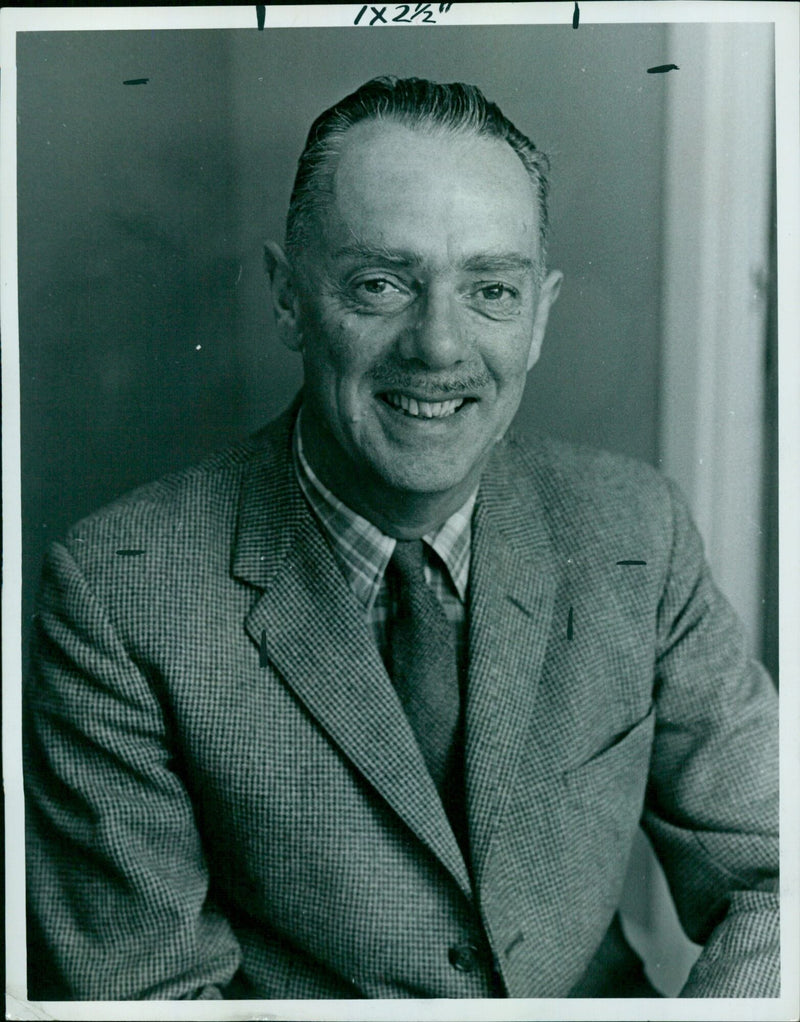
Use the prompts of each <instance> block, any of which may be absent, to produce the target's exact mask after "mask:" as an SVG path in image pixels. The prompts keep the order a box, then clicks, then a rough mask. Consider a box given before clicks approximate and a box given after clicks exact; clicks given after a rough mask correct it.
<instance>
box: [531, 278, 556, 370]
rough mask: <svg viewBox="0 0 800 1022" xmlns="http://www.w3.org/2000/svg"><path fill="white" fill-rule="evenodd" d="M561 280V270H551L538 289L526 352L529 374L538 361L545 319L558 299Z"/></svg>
mask: <svg viewBox="0 0 800 1022" xmlns="http://www.w3.org/2000/svg"><path fill="white" fill-rule="evenodd" d="M563 279H564V274H563V273H562V272H561V270H551V271H550V273H548V274H547V276H546V277H545V280H544V283H543V284H542V286H541V287H540V288H539V303H538V305H537V307H536V315H535V316H534V319H533V337H532V339H531V348H530V351H529V352H528V371H529V372H530V370H531V369H533V367H534V366H535V365H536V363H537V362H538V361H539V355H540V354H541V351H542V341H543V340H544V333H545V330H546V329H547V319H548V317H549V315H550V309H551V308H552V307H553V303H554V302H555V300H556V298H558V292H559V291H560V290H561V281H562V280H563Z"/></svg>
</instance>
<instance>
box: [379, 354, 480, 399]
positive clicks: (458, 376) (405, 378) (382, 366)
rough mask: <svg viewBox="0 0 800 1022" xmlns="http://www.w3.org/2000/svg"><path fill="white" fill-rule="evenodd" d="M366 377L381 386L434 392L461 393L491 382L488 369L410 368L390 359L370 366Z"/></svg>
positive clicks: (445, 393)
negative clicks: (465, 370)
mask: <svg viewBox="0 0 800 1022" xmlns="http://www.w3.org/2000/svg"><path fill="white" fill-rule="evenodd" d="M369 377H370V379H371V380H372V381H373V383H375V384H377V385H378V386H379V387H380V388H381V389H382V390H397V391H405V390H422V391H424V392H425V393H426V394H430V395H431V396H433V395H434V394H441V395H443V396H447V395H449V394H462V393H464V391H472V390H482V389H483V388H484V387H487V386H488V385H489V384H490V383H491V376H490V375H489V371H488V370H487V369H485V368H484V369H480V370H472V371H468V372H463V371H462V372H459V373H452V372H449V373H446V374H444V373H435V372H427V373H420V372H416V373H415V372H409V370H407V369H403V368H402V367H400V366H398V365H396V364H394V363H391V362H379V363H377V364H376V365H374V366H372V368H371V369H370V371H369Z"/></svg>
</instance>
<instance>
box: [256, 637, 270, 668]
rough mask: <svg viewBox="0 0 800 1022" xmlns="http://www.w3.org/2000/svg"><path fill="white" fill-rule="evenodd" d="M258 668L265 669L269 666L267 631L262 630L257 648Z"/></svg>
mask: <svg viewBox="0 0 800 1022" xmlns="http://www.w3.org/2000/svg"><path fill="white" fill-rule="evenodd" d="M258 666H259V667H267V666H269V660H268V658H267V630H266V628H265V629H263V631H262V632H261V643H260V645H259V647H258Z"/></svg>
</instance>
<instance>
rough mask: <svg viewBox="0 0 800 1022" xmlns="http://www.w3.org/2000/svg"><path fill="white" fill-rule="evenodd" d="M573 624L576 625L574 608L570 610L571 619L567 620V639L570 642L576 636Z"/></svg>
mask: <svg viewBox="0 0 800 1022" xmlns="http://www.w3.org/2000/svg"><path fill="white" fill-rule="evenodd" d="M573 624H574V615H573V613H572V607H570V608H569V617H568V618H567V638H568V639H569V640H570V641H571V640H572V636H573V635H574V634H575V629H574V627H573Z"/></svg>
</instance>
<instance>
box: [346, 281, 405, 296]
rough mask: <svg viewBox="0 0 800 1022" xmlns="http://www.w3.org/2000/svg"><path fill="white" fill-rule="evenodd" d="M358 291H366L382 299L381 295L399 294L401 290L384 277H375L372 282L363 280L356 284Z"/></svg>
mask: <svg viewBox="0 0 800 1022" xmlns="http://www.w3.org/2000/svg"><path fill="white" fill-rule="evenodd" d="M356 290H359V291H366V292H367V294H369V295H377V296H379V297H380V296H381V295H394V294H397V293H398V292H399V290H400V289H399V288H398V287H397V286H396V285H395V284H393V283H392V282H391V281H390V280H386V279H385V278H384V277H373V278H371V279H370V280H362V281H360V282H359V283H358V284H356Z"/></svg>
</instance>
